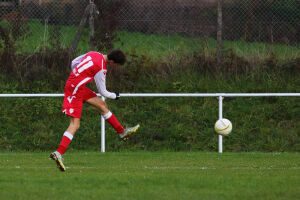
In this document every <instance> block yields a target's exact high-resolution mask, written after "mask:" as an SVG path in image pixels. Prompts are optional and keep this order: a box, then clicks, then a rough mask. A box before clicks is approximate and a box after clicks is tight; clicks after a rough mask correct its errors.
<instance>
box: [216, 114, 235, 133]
mask: <svg viewBox="0 0 300 200" xmlns="http://www.w3.org/2000/svg"><path fill="white" fill-rule="evenodd" d="M215 131H216V132H217V133H218V134H220V135H223V136H226V135H228V134H229V133H230V132H231V131H232V124H231V122H230V121H229V120H228V119H225V118H223V119H219V120H218V121H217V122H216V123H215Z"/></svg>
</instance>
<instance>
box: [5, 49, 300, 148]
mask: <svg viewBox="0 0 300 200" xmlns="http://www.w3.org/2000/svg"><path fill="white" fill-rule="evenodd" d="M49 57H51V56H50V55H49ZM60 59H64V58H63V57H57V60H56V61H55V62H56V63H57V64H59V63H60ZM49 61H50V60H49ZM28 62H29V61H28ZM47 63H51V62H47ZM62 63H63V62H62ZM215 66H216V64H215V59H214V57H212V56H206V55H205V54H202V53H201V52H200V53H195V54H189V55H186V56H185V55H183V56H182V57H181V58H178V59H174V58H173V57H172V56H171V57H164V58H158V59H157V60H156V61H153V60H152V59H150V58H149V56H148V55H147V54H143V55H140V56H135V55H131V56H130V57H129V62H128V64H127V65H126V66H124V67H122V68H118V69H114V70H110V71H109V74H108V78H107V87H108V89H109V90H111V91H120V92H121V93H147V92H153V93H217V92H230V93H251V92H268V93H269V92H299V59H298V60H297V59H296V60H291V61H286V62H285V63H283V64H282V63H281V64H280V63H277V59H275V58H274V57H270V58H268V59H266V60H261V61H259V62H256V63H255V64H254V63H253V62H249V61H247V60H246V59H243V58H241V57H238V56H236V55H235V54H234V53H233V52H228V53H226V54H225V56H224V65H223V66H222V67H221V68H216V67H215ZM52 69H53V70H52ZM54 69H56V70H54ZM58 69H60V66H59V65H58V66H55V68H53V66H52V65H50V64H49V65H45V70H41V71H39V72H38V75H39V76H38V77H37V78H39V77H40V78H39V79H38V81H37V80H35V79H33V80H31V79H28V78H26V77H25V78H24V79H23V80H22V81H18V80H17V79H15V77H10V76H8V75H6V74H2V75H1V76H0V83H1V84H0V91H1V93H23V92H28V93H63V87H64V82H65V79H66V76H67V74H68V72H66V71H64V70H62V71H59V70H58ZM28 70H29V69H28ZM216 70H218V73H217V72H216ZM52 73H54V74H52ZM33 77H36V76H33ZM41 77H42V78H41ZM63 77H64V78H63ZM22 83H23V84H22ZM58 83H59V84H58ZM88 86H89V87H91V88H92V89H94V90H95V89H96V88H95V85H94V84H89V85H88ZM0 101H1V103H0V110H1V111H0V122H1V123H0V149H6V150H54V149H55V148H56V147H57V145H58V144H59V141H60V139H61V137H62V134H63V132H64V131H65V129H66V128H67V126H68V123H69V119H68V117H65V116H64V115H62V114H61V112H60V111H61V108H62V98H59V99H54V98H53V99H52V98H31V99H30V98H29V99H25V98H18V99H11V98H10V99H6V98H2V99H0ZM107 103H108V105H109V107H110V110H111V111H112V112H113V113H114V114H115V115H116V117H117V118H118V119H119V121H120V122H121V123H122V124H123V125H125V126H131V125H134V124H136V123H140V124H141V128H140V130H139V131H138V132H137V134H136V135H135V136H134V137H132V139H130V140H129V141H128V142H126V143H124V142H121V141H120V140H119V138H118V136H117V134H116V133H115V132H114V130H113V129H112V128H111V127H110V126H109V125H108V124H107V128H106V133H107V134H106V148H107V150H108V151H120V150H125V149H126V150H148V151H157V150H168V151H196V150H201V151H216V150H217V141H218V137H217V135H216V134H215V133H214V130H213V126H214V123H215V121H216V120H217V118H218V101H217V99H215V98H121V99H120V100H119V101H114V100H107ZM299 108H300V106H299V99H298V98H296V97H290V98H285V97H270V98H262V97H261V98H225V100H224V117H226V118H229V119H230V120H231V121H232V123H233V132H232V134H231V135H230V136H229V137H226V138H224V147H225V150H226V151H299V150H300V146H299V133H300V130H299V127H300V126H299V122H298V121H299V116H298V113H299V112H300V110H299ZM70 148H73V149H85V150H99V149H100V114H99V112H98V111H97V110H96V109H94V108H92V107H91V106H88V105H85V106H84V109H83V114H82V121H81V127H80V129H79V131H78V132H77V133H76V136H75V137H74V140H73V141H72V144H71V146H70Z"/></svg>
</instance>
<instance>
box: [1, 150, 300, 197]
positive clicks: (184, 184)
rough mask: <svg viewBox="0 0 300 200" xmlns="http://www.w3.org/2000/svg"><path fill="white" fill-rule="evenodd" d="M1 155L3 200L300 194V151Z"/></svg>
mask: <svg viewBox="0 0 300 200" xmlns="http://www.w3.org/2000/svg"><path fill="white" fill-rule="evenodd" d="M49 154H50V152H48V153H4V152H2V153H0V199H143V200H147V199H172V200H173V199H189V200H190V199H300V154H299V153H224V154H218V153H203V152H178V153H171V152H164V153H157V152H155V153H150V152H126V153H124V152H122V153H105V154H102V153H99V152H98V153H97V152H87V153H85V152H68V153H67V154H66V155H65V156H64V159H65V162H64V163H65V165H66V167H67V171H66V172H60V171H59V170H58V169H57V168H56V164H55V163H54V162H53V161H52V160H49V159H48V156H49Z"/></svg>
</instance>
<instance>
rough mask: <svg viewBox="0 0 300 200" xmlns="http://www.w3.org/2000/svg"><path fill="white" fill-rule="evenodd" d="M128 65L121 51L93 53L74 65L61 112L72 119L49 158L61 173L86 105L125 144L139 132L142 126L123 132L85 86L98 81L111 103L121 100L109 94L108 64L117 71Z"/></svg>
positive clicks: (117, 94) (116, 95) (113, 116)
mask: <svg viewBox="0 0 300 200" xmlns="http://www.w3.org/2000/svg"><path fill="white" fill-rule="evenodd" d="M125 62H126V57H125V54H124V53H123V52H122V51H121V50H113V51H112V52H110V53H109V54H108V55H103V54H101V53H98V52H93V51H92V52H89V53H86V54H84V55H81V56H79V57H77V58H75V59H74V60H73V61H72V64H71V68H72V72H71V73H70V75H69V78H68V80H67V82H66V85H65V91H64V94H65V97H64V101H63V109H62V112H63V113H64V114H66V115H69V116H70V117H71V120H70V125H69V127H68V128H67V130H66V131H65V133H64V134H63V137H62V140H61V142H60V144H59V146H58V148H57V150H56V151H55V152H53V153H51V154H50V158H51V159H52V160H54V161H55V162H56V164H57V167H58V168H59V169H60V170H61V171H65V170H66V168H65V166H64V164H63V158H62V155H63V154H64V153H65V152H66V149H67V147H68V146H69V144H70V143H71V141H72V139H73V136H74V134H75V133H76V131H77V130H78V128H79V126H80V116H81V112H82V105H83V102H86V103H89V104H90V105H92V106H94V107H96V108H97V109H99V110H100V112H101V115H102V116H103V117H104V119H105V120H106V121H107V122H108V123H109V124H110V125H111V126H112V127H113V128H114V129H115V130H116V132H117V133H118V134H119V136H120V138H121V139H123V140H127V139H128V137H129V136H130V135H131V134H132V133H134V132H136V131H137V129H138V128H139V125H136V126H134V127H131V128H126V129H124V127H123V126H122V125H121V124H120V123H119V121H118V120H117V118H116V117H115V115H114V114H113V113H112V112H111V111H110V110H109V109H108V106H107V104H106V103H105V102H104V101H102V99H100V98H98V97H97V95H96V93H95V92H93V91H92V90H90V89H88V88H87V87H86V86H85V85H86V84H87V83H88V82H91V81H93V80H95V82H96V86H97V89H98V91H99V93H100V94H101V95H102V96H104V97H106V98H110V99H118V98H119V97H120V95H119V93H112V92H109V91H107V90H106V83H105V82H106V73H107V68H106V64H108V65H109V66H110V67H114V66H117V65H123V64H124V63H125Z"/></svg>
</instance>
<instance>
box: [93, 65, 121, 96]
mask: <svg viewBox="0 0 300 200" xmlns="http://www.w3.org/2000/svg"><path fill="white" fill-rule="evenodd" d="M94 80H95V82H96V86H97V89H98V91H99V93H100V95H101V96H104V97H105V98H110V99H118V98H119V94H118V93H113V92H109V91H107V90H106V70H100V71H99V72H98V73H97V74H96V75H95V77H94Z"/></svg>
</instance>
